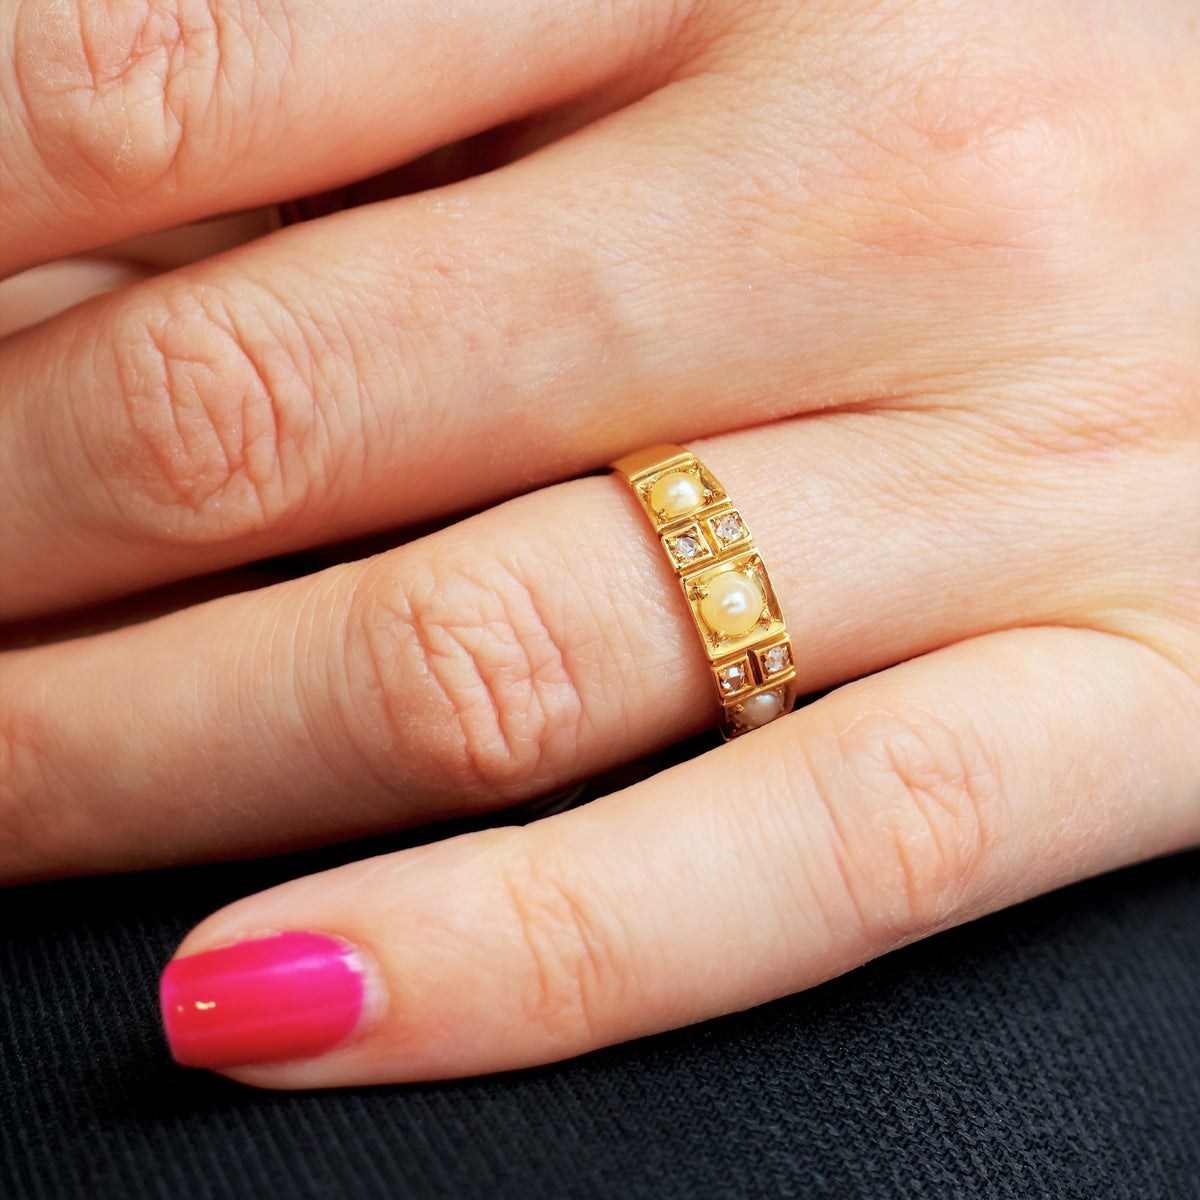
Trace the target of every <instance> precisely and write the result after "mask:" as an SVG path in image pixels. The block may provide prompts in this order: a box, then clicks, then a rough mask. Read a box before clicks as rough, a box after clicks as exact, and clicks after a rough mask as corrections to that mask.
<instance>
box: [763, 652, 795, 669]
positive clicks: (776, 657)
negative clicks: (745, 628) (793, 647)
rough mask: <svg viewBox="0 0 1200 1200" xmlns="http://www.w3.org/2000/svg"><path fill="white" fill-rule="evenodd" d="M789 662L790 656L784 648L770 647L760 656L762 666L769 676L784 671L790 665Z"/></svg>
mask: <svg viewBox="0 0 1200 1200" xmlns="http://www.w3.org/2000/svg"><path fill="white" fill-rule="evenodd" d="M791 661H792V656H791V653H790V652H789V651H788V648H787V647H786V646H772V647H771V648H770V650H768V651H767V652H766V654H764V655H763V656H762V663H763V666H764V667H765V668H766V671H767V674H769V675H777V674H779V672H780V671H784V670H786V669H787V668H788V667H789V666H790V665H791Z"/></svg>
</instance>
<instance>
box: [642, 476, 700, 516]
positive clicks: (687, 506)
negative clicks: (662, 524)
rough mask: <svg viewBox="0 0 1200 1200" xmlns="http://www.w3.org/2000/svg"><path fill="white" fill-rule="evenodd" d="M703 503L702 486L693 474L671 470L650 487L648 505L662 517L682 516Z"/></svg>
mask: <svg viewBox="0 0 1200 1200" xmlns="http://www.w3.org/2000/svg"><path fill="white" fill-rule="evenodd" d="M703 503H704V488H703V487H702V486H701V484H700V480H699V479H697V478H696V476H695V475H690V474H688V473H687V472H686V471H672V472H671V473H670V474H669V475H664V476H663V477H662V478H661V479H659V480H656V481H655V484H654V486H653V487H652V488H651V489H650V507H651V508H652V509H654V511H655V512H657V513H661V514H662V515H663V516H664V517H682V516H683V515H684V513H690V512H692V511H693V510H694V509H697V508H699V507H700V506H701V505H702V504H703Z"/></svg>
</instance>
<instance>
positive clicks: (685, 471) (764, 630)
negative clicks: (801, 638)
mask: <svg viewBox="0 0 1200 1200" xmlns="http://www.w3.org/2000/svg"><path fill="white" fill-rule="evenodd" d="M612 469H613V470H614V471H616V472H618V473H619V474H621V475H623V476H624V477H625V479H626V480H627V481H628V482H629V485H630V487H632V488H633V492H634V495H635V496H637V498H638V500H639V502H640V503H641V506H642V508H643V509H644V510H645V512H646V515H647V516H648V517H649V518H650V523H651V525H653V527H654V531H655V533H657V534H658V536H659V539H660V540H661V542H662V545H663V549H664V550H665V551H666V553H667V558H668V560H669V561H670V563H671V566H672V567H673V568H674V570H675V576H676V578H677V579H678V580H679V584H680V587H681V588H682V589H683V594H684V597H685V599H686V600H687V603H688V610H689V611H690V612H691V614H692V620H693V622H694V623H695V625H696V629H697V631H698V632H699V634H700V638H701V641H702V642H703V643H704V649H705V652H706V653H707V654H708V661H709V665H710V666H711V667H712V672H713V681H714V683H715V684H716V688H717V696H718V698H719V699H720V702H721V733H722V734H723V736H724V737H726V738H734V737H738V736H739V735H740V734H743V733H748V732H749V731H750V730H751V729H757V728H759V726H761V725H766V724H767V722H768V721H773V720H774V719H775V718H776V717H780V716H782V715H783V714H784V713H787V712H790V711H791V709H792V707H793V705H794V704H795V702H796V662H795V655H794V654H793V651H792V644H791V641H790V640H789V638H788V632H787V625H786V624H785V623H784V620H783V613H782V612H781V611H780V608H779V600H778V598H777V597H776V595H775V589H774V588H773V587H772V586H771V579H770V577H769V576H768V574H767V568H766V566H765V565H764V563H763V561H762V558H761V557H760V555H759V553H758V548H757V547H756V546H755V545H754V539H753V538H752V537H751V535H750V528H749V526H748V525H747V524H746V521H745V519H744V518H743V517H742V514H741V513H740V512H739V511H738V510H737V509H736V508H735V507H734V505H733V503H732V501H731V500H730V499H729V493H728V492H726V491H725V489H724V488H723V487H722V486H721V485H720V484H719V483H718V482H717V480H716V477H715V476H714V475H713V473H712V472H711V471H710V470H708V468H707V467H705V466H704V464H703V463H702V462H700V460H699V459H698V458H696V456H695V455H694V454H692V452H691V451H690V450H686V449H684V447H682V446H649V447H647V448H646V449H645V450H639V451H637V452H636V453H633V454H627V455H626V456H625V457H624V458H620V459H618V460H617V461H616V462H615V463H613V464H612Z"/></svg>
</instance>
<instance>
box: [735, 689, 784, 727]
mask: <svg viewBox="0 0 1200 1200" xmlns="http://www.w3.org/2000/svg"><path fill="white" fill-rule="evenodd" d="M782 711H783V701H782V700H781V699H780V696H779V693H778V692H762V693H761V694H760V695H757V696H751V697H750V699H749V700H747V701H746V702H745V703H744V704H743V705H742V710H741V712H740V713H739V714H738V717H739V720H740V721H741V723H742V724H743V725H746V726H748V727H749V728H751V729H757V728H758V727H759V726H760V725H765V724H766V723H767V722H768V721H773V720H775V718H776V717H777V716H779V714H780V713H781V712H782Z"/></svg>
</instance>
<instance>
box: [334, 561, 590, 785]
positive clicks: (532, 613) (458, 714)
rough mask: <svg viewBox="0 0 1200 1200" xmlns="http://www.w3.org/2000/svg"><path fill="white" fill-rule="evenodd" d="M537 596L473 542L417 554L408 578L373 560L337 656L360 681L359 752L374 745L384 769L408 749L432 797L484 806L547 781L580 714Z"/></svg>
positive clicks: (569, 745) (558, 640)
mask: <svg viewBox="0 0 1200 1200" xmlns="http://www.w3.org/2000/svg"><path fill="white" fill-rule="evenodd" d="M435 541H436V539H435ZM427 546H428V547H433V543H432V542H431V543H427ZM403 561H404V560H401V563H403ZM538 593H539V589H537V588H535V587H534V586H532V581H531V580H530V579H529V577H528V572H527V570H525V569H523V568H522V567H521V566H520V565H519V564H517V563H516V562H514V561H509V560H507V559H505V558H504V557H502V556H501V555H500V554H498V553H495V552H491V551H488V550H480V549H479V548H478V546H476V545H474V544H472V545H470V546H458V547H448V548H446V547H443V548H440V549H439V548H432V549H427V550H426V556H425V557H424V558H423V559H422V560H420V561H419V562H418V563H417V564H416V565H415V566H414V567H413V568H412V569H411V570H408V571H405V570H403V567H402V566H401V567H400V569H397V564H396V562H395V561H390V560H388V559H383V560H380V562H379V564H378V565H377V567H375V568H374V569H373V570H372V571H371V574H370V578H368V579H367V580H366V581H364V583H363V585H362V586H361V588H360V590H359V593H358V596H357V597H356V599H355V600H354V602H353V603H352V609H353V610H354V612H353V616H352V619H351V621H350V625H349V635H348V645H347V649H346V653H347V656H348V658H349V664H348V668H347V674H348V675H349V676H350V677H352V678H358V679H359V680H360V686H358V687H356V688H355V689H354V692H355V695H356V696H357V697H358V699H357V700H356V701H355V702H354V703H355V704H356V705H357V706H358V707H357V708H356V710H355V711H354V712H352V713H351V714H350V716H349V724H350V727H351V728H352V729H353V730H355V732H356V735H357V736H358V737H359V739H360V741H362V742H363V743H364V745H365V746H366V747H367V748H368V753H370V754H372V755H375V754H377V753H378V748H379V747H380V746H383V747H384V748H385V754H386V758H387V761H394V759H395V758H396V756H397V754H400V755H403V756H405V757H407V752H408V751H410V750H411V749H412V746H413V743H414V741H419V747H420V757H421V761H422V763H423V764H424V766H423V769H425V770H428V771H429V772H430V773H431V776H432V777H433V778H435V779H437V780H438V781H439V787H447V786H450V787H454V788H456V789H457V790H458V791H459V792H460V794H464V795H466V796H467V797H473V798H475V799H478V800H480V801H484V802H494V801H495V799H496V798H497V797H499V798H501V799H514V800H515V799H519V798H523V797H525V796H527V795H528V794H530V793H531V791H536V790H537V788H538V786H539V785H541V784H547V785H548V784H550V783H551V782H552V781H556V780H557V778H558V774H559V773H560V772H561V771H562V769H563V766H564V764H565V763H569V762H570V760H571V757H572V755H573V753H574V749H573V748H574V746H575V744H576V742H577V737H578V732H579V728H580V724H581V722H582V720H583V708H582V699H581V695H580V691H579V688H578V687H577V686H576V682H575V679H574V669H573V667H572V665H571V663H570V661H569V659H568V657H567V655H566V653H565V651H564V649H563V646H562V633H561V631H560V630H558V629H556V625H557V624H558V622H557V621H556V620H555V616H554V614H553V613H552V612H551V611H550V608H549V605H548V603H547V601H545V600H544V599H543V598H542V597H541V596H540V595H539V594H538ZM383 769H384V770H385V771H388V767H387V765H386V762H385V765H384V768H383Z"/></svg>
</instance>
